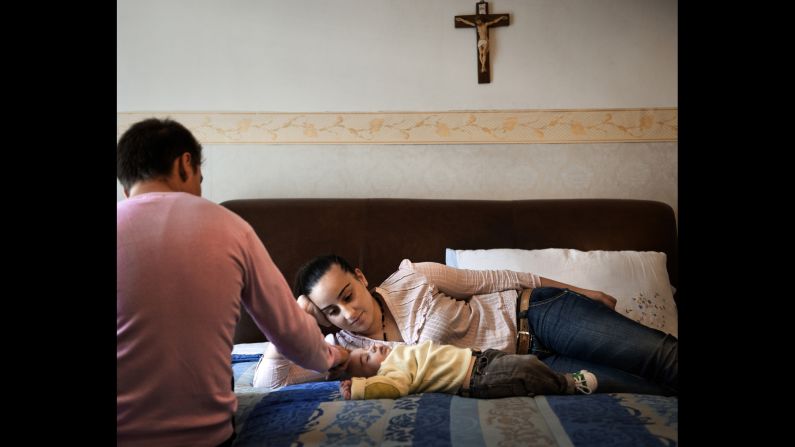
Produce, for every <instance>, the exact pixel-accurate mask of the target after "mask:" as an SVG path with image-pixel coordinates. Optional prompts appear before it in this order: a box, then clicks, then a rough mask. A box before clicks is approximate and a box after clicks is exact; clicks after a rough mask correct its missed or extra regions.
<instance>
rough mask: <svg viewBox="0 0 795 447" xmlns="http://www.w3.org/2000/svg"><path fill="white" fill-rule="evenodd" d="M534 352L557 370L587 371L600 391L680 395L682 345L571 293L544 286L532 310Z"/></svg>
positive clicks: (536, 292) (538, 290)
mask: <svg viewBox="0 0 795 447" xmlns="http://www.w3.org/2000/svg"><path fill="white" fill-rule="evenodd" d="M527 319H528V321H529V322H530V332H531V333H532V335H533V341H532V343H531V345H530V353H531V354H535V355H537V356H538V357H539V358H540V359H541V360H542V361H543V362H544V363H546V364H547V365H549V367H550V368H552V369H553V370H555V371H558V372H561V373H571V372H575V371H579V370H581V369H587V370H589V371H591V372H592V373H594V374H595V375H596V378H597V380H598V381H599V387H598V392H600V393H643V394H660V395H666V396H667V395H677V394H678V393H679V355H678V345H679V341H678V340H677V339H676V337H673V336H672V335H669V334H666V333H664V332H662V331H659V330H657V329H652V328H649V327H647V326H644V325H642V324H640V323H637V322H635V321H634V320H631V319H629V318H627V317H625V316H623V315H621V314H619V313H618V312H616V311H614V310H612V309H610V308H609V307H607V306H605V305H604V304H602V303H600V302H598V301H594V300H592V299H590V298H588V297H585V296H583V295H580V294H578V293H576V292H572V291H571V290H568V289H559V288H555V287H539V288H536V289H534V290H533V292H532V294H531V295H530V308H529V309H528V311H527Z"/></svg>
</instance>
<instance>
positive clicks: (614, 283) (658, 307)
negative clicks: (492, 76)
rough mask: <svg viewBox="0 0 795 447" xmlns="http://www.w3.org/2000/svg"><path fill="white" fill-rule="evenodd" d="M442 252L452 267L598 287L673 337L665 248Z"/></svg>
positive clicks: (621, 307)
mask: <svg viewBox="0 0 795 447" xmlns="http://www.w3.org/2000/svg"><path fill="white" fill-rule="evenodd" d="M445 255H446V262H447V265H449V266H451V267H458V268H462V269H469V270H514V271H518V272H531V273H535V274H537V275H539V276H543V277H545V278H549V279H554V280H555V281H560V282H563V283H566V284H570V285H572V286H576V287H582V288H585V289H593V290H601V291H602V292H605V293H607V294H609V295H612V296H613V297H614V298H615V299H616V300H617V301H618V303H617V304H616V311H618V312H620V313H621V314H623V315H626V316H627V317H629V318H631V319H633V320H635V321H637V322H639V323H641V324H644V325H646V326H649V327H652V328H655V329H660V330H661V331H663V332H667V333H669V334H671V335H673V336H675V337H677V334H678V329H677V311H676V303H675V302H674V297H673V292H672V286H671V284H670V280H669V279H668V270H667V269H666V267H665V261H666V256H665V253H660V252H656V251H603V250H595V251H579V250H572V249H561V248H547V249H544V250H520V249H513V248H498V249H492V250H452V249H449V248H448V249H447V250H446V253H445Z"/></svg>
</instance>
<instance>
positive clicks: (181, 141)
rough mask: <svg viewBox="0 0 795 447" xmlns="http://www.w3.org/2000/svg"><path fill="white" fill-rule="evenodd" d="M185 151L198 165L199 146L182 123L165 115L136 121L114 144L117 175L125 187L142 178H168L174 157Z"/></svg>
mask: <svg viewBox="0 0 795 447" xmlns="http://www.w3.org/2000/svg"><path fill="white" fill-rule="evenodd" d="M185 152H187V153H189V154H190V155H191V165H192V166H193V168H194V169H196V168H198V167H199V165H201V155H202V146H201V144H199V142H198V141H197V140H196V138H195V137H194V136H193V134H192V133H190V131H189V130H188V129H187V128H185V126H183V125H182V124H180V123H178V122H176V121H173V120H171V119H168V118H166V119H163V120H161V119H158V118H149V119H145V120H143V121H139V122H137V123H135V124H133V125H132V126H131V127H130V128H129V129H127V131H126V132H124V134H123V135H122V136H121V138H120V139H119V143H118V145H117V146H116V177H118V179H119V182H120V183H121V184H122V186H123V187H124V188H125V189H127V190H129V189H130V188H131V187H132V185H134V184H135V183H137V182H139V181H142V180H150V179H156V178H165V177H168V175H169V174H170V173H171V167H172V165H173V163H174V160H176V159H177V158H179V157H180V156H181V155H182V154H184V153H185Z"/></svg>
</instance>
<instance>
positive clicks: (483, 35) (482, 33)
mask: <svg viewBox="0 0 795 447" xmlns="http://www.w3.org/2000/svg"><path fill="white" fill-rule="evenodd" d="M507 18H508V16H499V17H497V18H496V19H494V20H492V21H490V22H484V21H483V20H481V18H480V17H476V18H475V23H472V22H470V21H469V20H466V19H463V18H461V17H456V18H455V19H456V20H457V21H459V22H461V23H466V24H467V25H469V26H474V27H475V28H477V30H478V58H479V59H480V71H481V72H484V71H486V53H487V52H488V51H489V26H491V25H494V24H495V23H497V22H499V21H500V20H502V19H507Z"/></svg>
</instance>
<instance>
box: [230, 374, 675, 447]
mask: <svg viewBox="0 0 795 447" xmlns="http://www.w3.org/2000/svg"><path fill="white" fill-rule="evenodd" d="M255 364H256V363H249V364H247V363H243V364H239V363H238V364H235V365H234V366H235V367H236V368H235V378H236V392H237V396H238V401H239V406H238V411H237V413H236V415H235V421H236V424H237V433H238V436H237V439H236V441H235V444H234V445H236V446H291V445H296V446H301V445H304V446H310V445H324V446H326V445H329V446H380V445H387V446H392V445H395V446H397V445H418V446H483V445H486V446H498V445H499V446H512V445H523V446H570V445H575V446H633V447H635V446H674V445H676V444H677V442H678V436H677V435H678V433H677V428H678V411H677V410H678V400H677V398H675V397H662V396H651V395H645V394H629V393H619V394H594V395H590V396H537V397H535V398H530V397H509V398H504V399H488V400H485V399H467V398H462V397H459V396H453V395H449V394H440V393H425V394H419V395H412V396H407V397H404V398H400V399H396V400H391V399H379V400H366V401H346V400H343V399H342V398H341V396H340V393H339V388H338V387H339V382H319V383H308V384H302V385H292V386H288V387H285V388H282V389H280V390H278V391H273V392H270V393H268V392H265V391H263V390H262V389H258V388H252V387H251V385H250V384H251V377H252V376H253V370H254V365H255Z"/></svg>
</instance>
